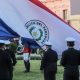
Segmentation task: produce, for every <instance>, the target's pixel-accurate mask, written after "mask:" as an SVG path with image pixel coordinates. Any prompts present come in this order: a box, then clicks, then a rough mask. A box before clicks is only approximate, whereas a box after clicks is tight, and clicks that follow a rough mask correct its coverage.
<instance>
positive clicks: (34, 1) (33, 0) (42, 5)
mask: <svg viewBox="0 0 80 80" xmlns="http://www.w3.org/2000/svg"><path fill="white" fill-rule="evenodd" d="M30 1H31V2H32V3H34V4H35V5H37V6H39V7H40V8H42V9H44V10H46V11H48V12H49V13H51V14H52V15H54V16H56V17H57V18H58V19H60V20H61V21H63V22H64V23H66V24H67V25H69V24H68V23H67V22H65V21H64V20H63V19H62V18H60V17H59V16H58V15H56V14H55V13H54V12H52V11H51V10H50V9H49V8H48V7H46V6H45V5H44V4H42V3H41V2H40V1H38V0H30ZM69 26H70V27H71V28H73V29H74V30H76V29H75V28H74V27H72V26H71V25H69ZM76 31H77V32H78V33H79V34H80V32H79V31H78V30H76Z"/></svg>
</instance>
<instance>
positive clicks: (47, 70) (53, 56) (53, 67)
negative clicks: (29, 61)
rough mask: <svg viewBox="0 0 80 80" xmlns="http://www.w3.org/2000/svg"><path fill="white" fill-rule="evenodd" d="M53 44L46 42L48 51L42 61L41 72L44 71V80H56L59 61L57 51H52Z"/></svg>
mask: <svg viewBox="0 0 80 80" xmlns="http://www.w3.org/2000/svg"><path fill="white" fill-rule="evenodd" d="M51 48H52V44H51V43H50V42H46V49H47V50H46V51H45V52H44V56H43V58H42V61H41V67H40V70H43V71H44V80H55V79H56V78H55V76H56V72H57V60H58V56H57V53H56V51H54V50H52V49H51Z"/></svg>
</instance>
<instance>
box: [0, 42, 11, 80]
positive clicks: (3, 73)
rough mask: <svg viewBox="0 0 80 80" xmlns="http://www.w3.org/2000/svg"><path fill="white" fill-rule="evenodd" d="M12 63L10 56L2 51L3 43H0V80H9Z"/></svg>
mask: <svg viewBox="0 0 80 80" xmlns="http://www.w3.org/2000/svg"><path fill="white" fill-rule="evenodd" d="M10 71H12V62H11V59H10V56H9V55H8V54H7V53H6V52H5V51H4V43H1V42H0V80H10V73H9V72H10Z"/></svg>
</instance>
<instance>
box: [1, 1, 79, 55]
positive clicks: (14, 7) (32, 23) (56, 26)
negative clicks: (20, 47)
mask: <svg viewBox="0 0 80 80" xmlns="http://www.w3.org/2000/svg"><path fill="white" fill-rule="evenodd" d="M4 4H5V5H4ZM0 16H1V18H2V19H3V20H4V21H5V22H6V23H7V24H8V25H10V26H14V27H12V29H14V28H16V27H17V29H16V31H17V32H19V33H20V35H21V37H26V38H27V37H28V35H26V32H27V33H29V35H31V37H30V38H33V39H35V41H36V42H37V43H38V44H39V45H40V46H41V47H43V46H44V44H45V42H46V41H49V42H51V43H52V45H53V46H52V48H53V49H54V50H56V51H57V53H58V55H61V53H62V51H63V50H65V49H67V45H66V38H67V37H73V38H75V40H76V42H75V48H76V49H79V48H80V33H79V32H77V31H76V30H75V29H74V28H73V27H71V26H70V25H68V24H67V23H66V22H64V21H63V20H62V19H61V18H59V17H58V16H57V15H56V14H54V13H53V12H52V11H50V10H49V9H48V8H47V7H45V6H44V5H43V4H42V3H41V2H39V1H38V0H2V1H1V2H0ZM17 20H18V21H17ZM16 22H17V23H16ZM16 24H18V26H17V25H16ZM23 30H24V31H23ZM22 32H23V33H22ZM24 34H25V35H24Z"/></svg>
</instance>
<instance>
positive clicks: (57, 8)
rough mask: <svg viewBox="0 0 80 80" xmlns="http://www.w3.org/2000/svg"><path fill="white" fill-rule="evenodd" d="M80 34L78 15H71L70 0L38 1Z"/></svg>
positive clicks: (79, 16) (79, 18) (79, 17)
mask: <svg viewBox="0 0 80 80" xmlns="http://www.w3.org/2000/svg"><path fill="white" fill-rule="evenodd" d="M39 1H41V2H42V3H43V4H44V5H45V6H47V7H48V8H49V9H50V10H52V11H53V12H54V13H56V14H57V15H58V16H59V17H61V18H62V19H64V20H65V21H66V22H68V24H70V25H72V26H73V27H74V28H76V30H78V31H79V32H80V15H71V9H70V7H71V4H70V0H39Z"/></svg>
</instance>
